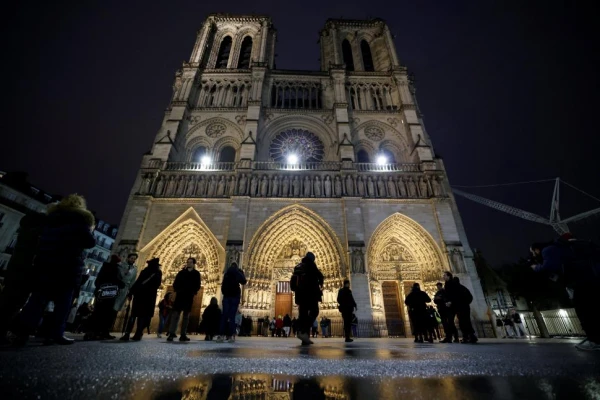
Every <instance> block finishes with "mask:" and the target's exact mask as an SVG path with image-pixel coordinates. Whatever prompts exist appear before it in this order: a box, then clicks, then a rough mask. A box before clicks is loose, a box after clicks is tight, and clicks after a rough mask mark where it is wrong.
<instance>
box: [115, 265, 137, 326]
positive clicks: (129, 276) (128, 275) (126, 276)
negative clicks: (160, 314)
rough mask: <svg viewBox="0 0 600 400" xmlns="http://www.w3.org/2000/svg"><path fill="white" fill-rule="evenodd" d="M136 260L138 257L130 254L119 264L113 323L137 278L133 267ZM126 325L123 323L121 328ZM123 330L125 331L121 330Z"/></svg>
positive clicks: (135, 268) (125, 322) (135, 269)
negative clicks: (118, 287) (118, 289)
mask: <svg viewBox="0 0 600 400" xmlns="http://www.w3.org/2000/svg"><path fill="white" fill-rule="evenodd" d="M137 259H138V255H137V254H135V253H130V254H128V255H127V260H125V262H123V263H121V264H119V275H118V278H119V282H120V285H119V286H120V287H121V290H120V291H119V294H118V295H117V298H116V299H115V304H114V307H113V315H114V317H113V321H114V319H115V318H116V316H117V313H118V312H119V311H121V309H122V308H123V305H124V304H125V300H127V297H128V296H129V289H131V286H132V285H133V283H134V282H135V278H136V277H137V271H138V269H137V265H135V262H136V261H137ZM126 324H127V321H123V327H125V326H126ZM121 328H122V327H117V330H119V329H121ZM123 330H125V329H124V328H123Z"/></svg>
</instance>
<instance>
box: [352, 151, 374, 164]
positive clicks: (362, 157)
mask: <svg viewBox="0 0 600 400" xmlns="http://www.w3.org/2000/svg"><path fill="white" fill-rule="evenodd" d="M356 161H358V162H359V163H368V162H371V161H370V160H369V153H367V151H366V150H365V149H360V150H359V151H358V153H356Z"/></svg>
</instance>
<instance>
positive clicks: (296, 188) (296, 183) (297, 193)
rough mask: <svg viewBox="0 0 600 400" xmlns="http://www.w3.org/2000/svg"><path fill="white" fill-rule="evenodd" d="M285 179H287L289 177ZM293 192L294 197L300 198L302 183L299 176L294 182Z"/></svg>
mask: <svg viewBox="0 0 600 400" xmlns="http://www.w3.org/2000/svg"><path fill="white" fill-rule="evenodd" d="M285 178H286V179H287V176H286V177H285ZM292 191H293V192H294V197H300V181H299V180H298V177H297V176H295V177H294V180H293V181H292ZM286 195H287V193H286Z"/></svg>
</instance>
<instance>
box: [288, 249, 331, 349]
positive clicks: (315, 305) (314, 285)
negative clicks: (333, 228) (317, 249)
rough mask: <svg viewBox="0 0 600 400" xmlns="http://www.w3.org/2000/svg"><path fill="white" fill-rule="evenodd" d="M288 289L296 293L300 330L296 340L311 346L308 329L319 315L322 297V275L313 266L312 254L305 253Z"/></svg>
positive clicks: (313, 257) (314, 265) (315, 265)
mask: <svg viewBox="0 0 600 400" xmlns="http://www.w3.org/2000/svg"><path fill="white" fill-rule="evenodd" d="M290 288H291V289H292V290H293V291H295V292H296V304H297V305H298V319H299V323H298V325H299V330H300V333H299V334H298V338H299V339H300V340H301V341H302V344H303V345H308V344H312V342H311V340H310V338H309V335H310V327H311V326H312V325H313V323H314V322H315V321H316V319H317V316H318V315H319V303H320V302H321V299H322V296H323V291H322V288H323V274H322V273H321V271H319V268H317V264H315V255H314V254H313V253H311V252H308V253H306V255H305V256H304V258H303V259H302V261H301V262H300V264H298V265H296V267H295V268H294V274H293V275H292V279H291V281H290Z"/></svg>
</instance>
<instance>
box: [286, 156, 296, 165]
mask: <svg viewBox="0 0 600 400" xmlns="http://www.w3.org/2000/svg"><path fill="white" fill-rule="evenodd" d="M287 162H288V163H289V164H297V163H298V156H297V155H295V154H290V155H288V156H287Z"/></svg>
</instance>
